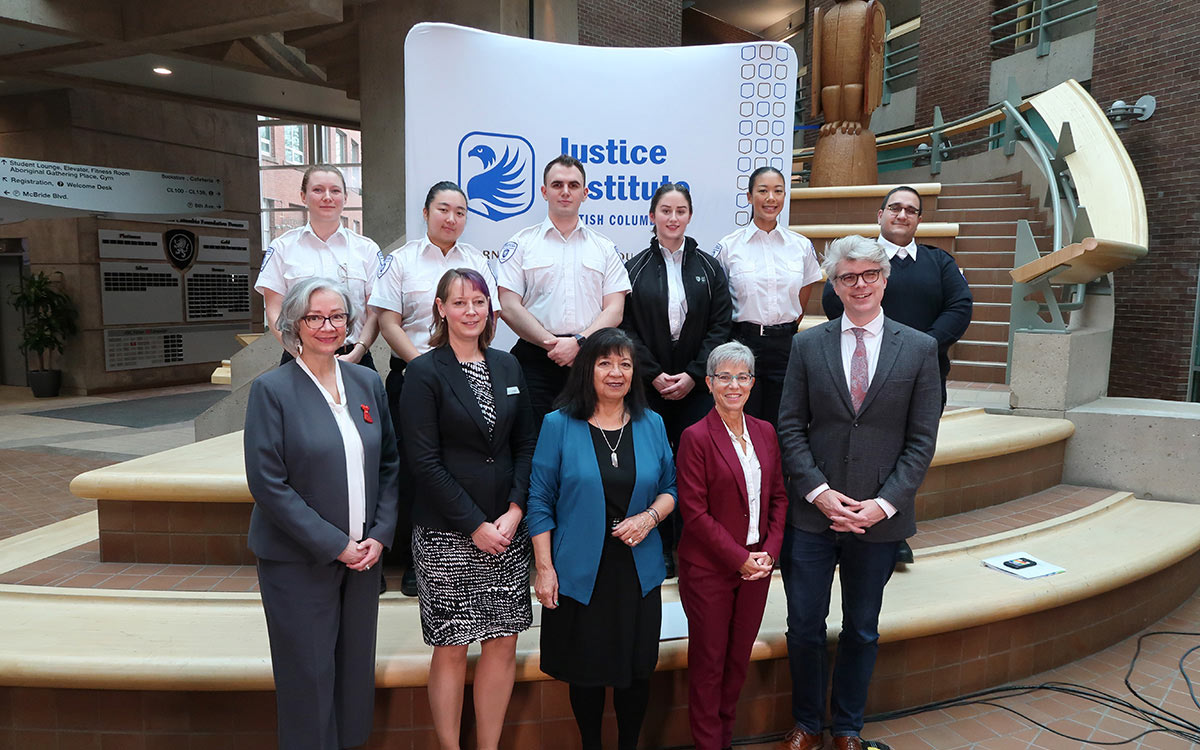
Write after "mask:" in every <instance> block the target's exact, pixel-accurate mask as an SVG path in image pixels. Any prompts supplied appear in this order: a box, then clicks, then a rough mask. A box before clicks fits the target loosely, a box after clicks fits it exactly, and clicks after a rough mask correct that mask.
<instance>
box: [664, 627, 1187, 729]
mask: <svg viewBox="0 0 1200 750" xmlns="http://www.w3.org/2000/svg"><path fill="white" fill-rule="evenodd" d="M1164 635H1179V636H1187V637H1191V638H1200V633H1195V632H1186V631H1177V630H1155V631H1151V632H1149V633H1143V634H1142V635H1140V636H1138V639H1137V647H1136V648H1135V650H1134V653H1133V658H1131V659H1130V660H1129V668H1128V669H1127V670H1126V671H1125V678H1124V683H1125V687H1126V688H1127V689H1128V690H1129V693H1130V694H1131V695H1132V696H1133V697H1134V698H1136V699H1137V700H1139V701H1141V702H1142V703H1144V704H1146V705H1147V706H1149V707H1150V708H1149V709H1146V708H1142V707H1141V706H1139V705H1137V704H1135V703H1133V702H1131V701H1128V700H1126V699H1124V698H1122V697H1120V696H1117V695H1113V694H1111V693H1106V692H1104V691H1102V690H1096V689H1095V688H1091V687H1088V686H1087V685H1080V684H1077V683H1073V682H1057V681H1051V682H1044V683H1041V684H1039V685H1005V686H1003V687H997V688H989V689H987V690H979V691H976V692H974V693H968V694H966V695H962V696H959V697H957V698H948V699H946V700H941V701H933V702H931V703H926V704H924V705H922V706H914V707H912V708H904V709H898V710H895V711H885V712H883V713H878V714H873V715H871V716H867V717H866V721H867V722H868V723H874V722H880V721H887V720H889V719H899V718H903V717H906V716H915V715H917V714H922V713H927V712H929V711H937V710H939V709H945V708H956V707H958V706H991V707H992V708H999V709H1002V710H1004V711H1008V712H1009V713H1012V714H1015V715H1017V716H1019V717H1021V718H1022V719H1024V720H1025V721H1026V722H1027V723H1029V724H1030V725H1031V726H1033V727H1037V728H1038V729H1042V730H1044V731H1046V732H1049V733H1050V734H1053V735H1057V736H1059V737H1062V738H1064V739H1069V740H1074V741H1076V742H1084V743H1087V744H1090V745H1100V746H1117V745H1127V744H1130V743H1132V742H1137V741H1138V740H1140V739H1142V738H1143V737H1146V736H1148V735H1151V734H1167V735H1171V736H1173V737H1179V738H1180V739H1184V740H1187V741H1189V742H1192V743H1194V744H1198V745H1200V723H1197V722H1195V721H1191V720H1188V719H1185V718H1184V717H1182V716H1180V715H1179V714H1176V713H1175V712H1173V711H1169V710H1167V709H1165V708H1163V707H1161V706H1156V705H1154V704H1153V703H1151V702H1150V701H1148V700H1146V698H1144V697H1143V696H1142V694H1141V693H1139V692H1138V690H1137V688H1135V687H1134V686H1133V684H1132V683H1130V681H1129V680H1130V677H1131V676H1132V675H1133V672H1134V670H1135V668H1136V667H1137V661H1138V657H1139V656H1141V653H1142V641H1144V640H1145V639H1147V638H1152V637H1155V636H1164ZM1196 651H1200V645H1197V646H1193V647H1192V648H1189V649H1188V650H1187V651H1185V652H1184V653H1183V655H1182V656H1180V657H1179V672H1180V674H1182V675H1183V679H1184V681H1185V682H1186V684H1187V686H1188V694H1189V695H1190V696H1191V699H1192V702H1193V703H1195V704H1196V708H1197V709H1200V700H1198V699H1197V697H1196V691H1195V687H1194V685H1193V683H1192V680H1191V678H1190V677H1189V676H1188V673H1187V669H1186V666H1185V664H1184V662H1185V661H1186V660H1187V658H1188V657H1189V656H1191V654H1192V653H1194V652H1196ZM1041 690H1045V691H1048V692H1053V693H1060V694H1063V695H1070V696H1072V697H1075V698H1080V699H1082V700H1086V701H1089V702H1091V703H1095V704H1097V705H1100V706H1104V707H1106V708H1109V709H1112V710H1114V711H1115V712H1116V713H1118V714H1122V715H1124V716H1126V717H1128V718H1130V719H1133V720H1134V721H1143V722H1145V723H1147V724H1149V725H1150V727H1151V728H1150V729H1147V730H1146V731H1144V732H1141V733H1139V734H1137V735H1135V736H1133V737H1129V738H1127V739H1122V740H1113V741H1100V740H1089V739H1087V738H1085V737H1074V736H1072V735H1069V734H1066V733H1065V732H1059V731H1058V730H1055V729H1051V728H1050V727H1048V726H1046V725H1045V724H1043V723H1041V722H1039V721H1036V720H1034V719H1032V718H1030V717H1029V716H1026V715H1025V714H1023V713H1021V712H1020V711H1018V710H1017V709H1015V708H1011V707H1009V706H1006V705H1004V704H1002V703H996V702H995V700H996V699H1003V698H1015V697H1019V696H1023V695H1029V694H1030V693H1034V692H1037V691H1041ZM784 734H785V733H783V732H774V733H771V734H764V735H759V736H757V737H742V738H738V739H735V740H734V741H733V745H734V746H735V747H740V746H745V745H756V744H762V743H767V742H778V741H779V740H782V739H783V737H784ZM694 747H695V745H672V746H669V747H664V748H662V749H661V750H691V749H692V748H694Z"/></svg>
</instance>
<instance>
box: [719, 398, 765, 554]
mask: <svg viewBox="0 0 1200 750" xmlns="http://www.w3.org/2000/svg"><path fill="white" fill-rule="evenodd" d="M721 424H722V425H725V432H727V433H729V439H730V441H732V442H733V452H734V453H736V454H737V457H738V462H739V463H740V464H741V465H742V476H743V477H745V478H746V500H748V501H749V504H750V525H749V527H748V528H747V529H746V545H747V546H749V545H751V544H758V513H759V505H760V504H761V502H762V465H761V464H760V463H759V462H758V454H757V453H755V451H754V443H752V442H750V431H749V430H747V429H746V417H745V416H744V415H743V416H742V438H743V439H744V440H745V441H746V449H745V450H744V451H743V450H742V445H741V443H740V442H739V441H738V438H737V436H736V435H734V434H733V430H731V429H729V425H727V424H725V420H721Z"/></svg>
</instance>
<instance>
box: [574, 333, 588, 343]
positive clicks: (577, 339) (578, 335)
mask: <svg viewBox="0 0 1200 750" xmlns="http://www.w3.org/2000/svg"><path fill="white" fill-rule="evenodd" d="M571 335H572V336H573V337H574V338H575V343H576V344H579V345H580V346H583V342H584V341H587V336H584V335H583V334H582V333H573V334H571Z"/></svg>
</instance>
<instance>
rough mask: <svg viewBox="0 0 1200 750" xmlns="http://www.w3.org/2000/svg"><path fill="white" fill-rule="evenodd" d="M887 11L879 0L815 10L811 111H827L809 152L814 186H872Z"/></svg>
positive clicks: (845, 1) (845, 0)
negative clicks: (873, 115) (873, 116)
mask: <svg viewBox="0 0 1200 750" xmlns="http://www.w3.org/2000/svg"><path fill="white" fill-rule="evenodd" d="M885 25H886V15H885V12H884V9H883V5H882V4H881V3H880V2H879V0H869V2H868V0H837V4H836V5H835V6H834V7H833V8H830V9H829V11H828V12H827V13H823V12H822V11H821V9H820V8H818V9H817V10H816V12H815V13H814V14H813V51H812V64H813V71H812V92H813V93H812V114H813V117H817V116H818V115H821V114H824V115H825V124H824V125H822V126H821V130H820V133H819V134H818V136H817V146H816V151H815V153H814V154H813V162H812V176H811V177H809V181H808V184H809V185H811V186H813V187H820V186H828V185H874V184H876V183H878V182H879V170H878V168H877V167H876V163H875V158H876V157H875V134H874V133H872V132H871V130H870V124H871V113H872V112H874V111H875V108H876V107H878V106H879V102H880V99H881V97H882V96H883V43H884V36H885V28H884V27H885Z"/></svg>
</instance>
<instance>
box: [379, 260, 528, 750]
mask: <svg viewBox="0 0 1200 750" xmlns="http://www.w3.org/2000/svg"><path fill="white" fill-rule="evenodd" d="M433 320H434V322H433V327H432V336H431V338H430V345H431V346H432V347H433V348H432V349H431V350H430V351H429V352H428V353H426V354H423V355H421V356H419V357H417V358H416V359H414V360H413V361H412V362H411V363H410V364H409V365H408V369H407V371H406V372H405V376H404V378H405V381H404V391H403V392H402V394H401V396H400V409H399V413H400V414H403V415H404V417H405V419H404V428H403V429H404V440H403V443H404V445H405V449H406V451H405V452H406V453H407V455H408V460H409V463H410V466H411V469H412V474H413V476H414V478H415V479H416V482H417V492H416V495H415V498H416V499H415V502H414V504H413V536H412V548H413V562H414V564H415V566H416V570H417V589H418V591H419V593H420V602H421V629H422V631H423V635H424V638H425V642H426V643H427V644H429V645H431V646H433V647H434V648H433V658H432V660H431V662H430V666H429V704H430V708H431V709H432V713H433V723H434V729H435V731H436V733H437V736H438V742H439V743H440V744H441V746H442V747H443V748H457V747H458V746H459V743H458V740H459V725H460V717H461V716H462V703H463V686H464V683H465V680H466V671H467V645H468V644H470V643H473V642H475V641H480V642H481V644H480V645H481V649H482V652H481V654H480V657H479V662H478V663H477V664H476V667H475V680H474V683H475V687H474V698H475V721H476V735H477V738H478V745H479V747H480V748H484V749H492V750H494V748H496V747H497V745H498V744H499V741H500V729H501V726H502V725H503V723H504V714H505V711H506V710H507V709H508V699H509V696H510V695H511V694H512V686H513V677H514V674H515V669H516V648H517V634H518V633H520V632H521V631H523V630H525V629H527V628H528V627H529V626H530V624H531V622H532V608H531V604H530V598H529V564H530V561H531V559H532V550H531V547H530V543H529V532H528V531H527V530H526V527H525V524H524V522H523V518H524V515H525V500H526V495H527V493H528V490H529V467H530V461H531V459H532V457H533V449H534V446H535V444H536V442H537V432H536V428H535V426H534V420H533V411H532V409H531V408H530V404H529V396H528V393H527V392H526V389H525V380H524V377H523V376H522V374H521V367H520V365H518V364H517V360H516V359H515V358H513V356H512V355H511V354H509V353H507V352H503V351H500V350H498V349H490V348H488V343H490V342H491V340H492V336H493V334H494V332H495V320H494V316H493V315H492V303H491V298H490V296H489V294H488V284H487V283H486V281H485V280H484V278H483V276H482V275H481V274H480V273H479V272H478V271H475V270H473V269H468V268H455V269H451V270H449V271H447V272H446V273H445V274H444V275H443V276H442V278H441V280H440V281H439V282H438V287H437V299H436V300H435V301H434V314H433Z"/></svg>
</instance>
